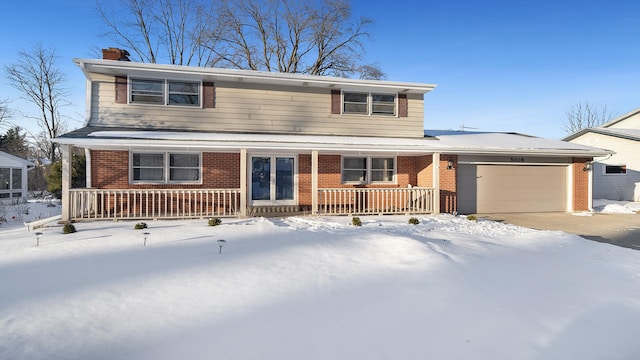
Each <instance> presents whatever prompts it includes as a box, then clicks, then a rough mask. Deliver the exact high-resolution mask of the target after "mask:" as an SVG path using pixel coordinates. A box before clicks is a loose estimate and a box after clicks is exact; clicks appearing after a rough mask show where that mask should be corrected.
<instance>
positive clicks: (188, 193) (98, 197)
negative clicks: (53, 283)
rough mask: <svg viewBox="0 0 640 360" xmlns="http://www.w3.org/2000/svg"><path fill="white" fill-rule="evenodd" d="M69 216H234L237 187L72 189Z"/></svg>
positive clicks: (128, 217) (237, 206) (238, 200)
mask: <svg viewBox="0 0 640 360" xmlns="http://www.w3.org/2000/svg"><path fill="white" fill-rule="evenodd" d="M69 196H70V211H71V219H73V220H82V219H113V220H119V219H168V218H203V217H214V216H215V217H227V216H237V215H238V214H239V212H240V189H189V190H176V189H146V190H133V189H122V190H104V189H71V190H69Z"/></svg>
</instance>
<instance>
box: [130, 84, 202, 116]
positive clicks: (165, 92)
mask: <svg viewBox="0 0 640 360" xmlns="http://www.w3.org/2000/svg"><path fill="white" fill-rule="evenodd" d="M135 81H158V82H162V103H149V102H136V101H133V84H134V82H135ZM172 82H175V83H178V82H181V83H194V84H197V87H198V103H197V104H178V103H175V104H173V103H170V96H171V94H172V93H171V92H169V84H170V83H172ZM175 93H176V92H174V94H175ZM178 93H179V92H178ZM203 97H204V88H203V81H202V80H193V79H157V78H147V77H131V76H130V77H128V78H127V104H129V105H136V106H137V105H140V106H171V107H174V106H175V107H187V108H202V106H203V101H204V100H203Z"/></svg>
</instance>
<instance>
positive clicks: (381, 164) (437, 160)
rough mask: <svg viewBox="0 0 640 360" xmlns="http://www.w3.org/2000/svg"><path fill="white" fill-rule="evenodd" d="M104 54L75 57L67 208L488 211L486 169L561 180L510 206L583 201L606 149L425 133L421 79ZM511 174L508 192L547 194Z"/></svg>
mask: <svg viewBox="0 0 640 360" xmlns="http://www.w3.org/2000/svg"><path fill="white" fill-rule="evenodd" d="M103 53H104V59H99V60H87V59H75V60H74V61H75V62H76V64H77V65H78V66H79V67H80V68H81V69H82V71H83V72H84V74H85V75H86V77H87V80H88V81H87V84H88V85H87V121H86V123H85V126H84V127H83V128H81V129H78V130H76V131H72V132H70V133H68V134H65V135H63V136H61V137H59V138H57V140H56V141H57V142H58V143H60V144H61V148H62V151H63V173H64V176H63V218H65V219H81V218H121V217H124V218H160V217H207V216H248V215H255V214H262V213H269V212H276V213H282V212H300V211H302V212H306V213H309V214H389V213H391V214H392V213H401V214H405V213H438V212H456V211H464V212H480V211H485V210H489V211H494V210H495V206H494V207H491V206H487V204H488V203H489V202H488V201H487V199H485V198H484V197H483V196H482V194H484V192H485V188H486V189H490V188H492V187H496V186H497V187H498V188H500V187H502V188H504V187H505V186H503V185H501V184H500V182H505V181H506V182H509V183H512V182H513V181H510V180H509V178H508V177H501V176H497V177H492V176H493V172H494V171H493V170H495V169H501V170H504V169H507V170H516V171H515V173H516V174H519V176H532V175H531V174H537V173H541V174H542V175H541V178H545V177H547V176H556V175H559V176H560V177H561V179H559V180H558V181H555V182H553V184H546V185H548V186H549V187H554V186H555V187H561V189H554V191H555V192H554V194H556V195H554V196H557V197H560V198H561V199H554V201H546V200H543V201H539V200H536V201H531V203H532V204H533V203H536V204H535V205H533V206H528V205H527V202H524V203H523V202H521V203H520V205H519V206H518V205H517V204H518V200H519V199H518V197H517V196H516V198H514V197H513V195H510V197H509V198H507V199H502V200H504V201H509V200H510V202H511V203H510V204H506V203H505V205H504V206H505V209H509V211H577V210H587V209H588V208H589V206H588V203H587V202H586V201H585V200H584V199H587V198H589V194H588V189H583V187H581V186H579V184H580V181H582V180H581V179H582V178H583V177H584V178H585V179H586V178H587V177H586V174H583V173H582V172H578V171H572V169H574V168H579V169H580V171H581V169H582V167H583V166H582V163H583V162H584V159H591V158H593V157H594V156H601V155H605V154H608V153H609V152H607V151H604V150H601V149H596V148H591V147H588V146H581V145H571V144H567V143H563V142H560V141H551V140H545V139H538V138H532V137H528V136H523V135H519V134H473V133H457V134H456V133H454V134H442V135H428V134H427V135H425V133H424V130H423V128H424V99H423V97H424V94H426V93H427V92H429V91H431V90H433V88H434V87H435V85H430V84H421V83H407V82H393V81H375V80H353V79H343V78H332V77H322V76H308V75H301V74H282V73H265V72H258V71H241V70H229V69H216V68H201V67H187V66H175V65H158V64H143V63H134V62H130V61H128V59H127V57H126V52H124V51H123V50H119V49H113V48H111V49H105V50H103ZM478 139H480V141H481V142H480V143H475V141H477V140H478ZM482 139H484V140H482ZM482 141H484V143H482ZM519 144H525V146H519ZM71 147H81V148H84V149H85V153H86V154H87V188H86V189H69V184H70V182H69V179H68V176H69V164H68V159H69V153H70V148H71ZM524 169H528V170H530V171H531V172H526V171H523V170H524ZM558 169H561V170H558ZM458 170H464V171H462V172H461V171H458ZM474 171H483V172H485V173H486V175H485V178H487V179H493V180H492V181H493V182H492V184H490V186H488V185H487V184H485V183H484V182H483V181H484V179H483V180H476V179H477V178H476V177H474V176H472V173H473V172H474ZM512 172H513V171H512ZM462 173H464V174H466V175H465V177H461V174H462ZM518 181H520V180H519V178H516V181H515V184H511V185H510V186H511V187H512V188H513V189H512V192H511V194H518V193H521V194H529V195H530V194H532V193H535V194H539V193H546V192H547V191H548V189H547V188H544V187H539V189H538V190H535V189H533V190H531V189H529V188H521V187H518ZM461 182H462V183H464V186H465V189H461V187H460V185H459V184H461ZM558 184H561V185H558ZM537 185H539V184H537ZM526 186H528V187H531V186H532V184H530V183H527V184H526ZM534 187H535V186H534ZM470 188H474V189H475V190H473V191H468V190H469V189H470ZM556 190H557V191H556ZM492 197H493V198H494V199H498V200H500V199H501V195H500V194H499V193H498V194H493V195H492ZM538 197H539V196H538ZM521 198H522V199H523V200H526V201H528V200H527V198H526V197H522V196H521ZM547 202H548V203H549V204H547ZM514 204H515V205H514Z"/></svg>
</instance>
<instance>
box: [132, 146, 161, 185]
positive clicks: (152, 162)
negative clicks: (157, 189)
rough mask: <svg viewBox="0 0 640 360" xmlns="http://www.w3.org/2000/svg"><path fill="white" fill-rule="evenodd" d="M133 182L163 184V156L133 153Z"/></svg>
mask: <svg viewBox="0 0 640 360" xmlns="http://www.w3.org/2000/svg"><path fill="white" fill-rule="evenodd" d="M133 181H149V182H164V154H162V153H160V154H153V153H134V154H133Z"/></svg>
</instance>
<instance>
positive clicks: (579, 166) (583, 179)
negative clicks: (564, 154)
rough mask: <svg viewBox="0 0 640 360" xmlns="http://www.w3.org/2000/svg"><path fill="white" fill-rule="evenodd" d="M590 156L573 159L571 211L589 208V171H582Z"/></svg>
mask: <svg viewBox="0 0 640 360" xmlns="http://www.w3.org/2000/svg"><path fill="white" fill-rule="evenodd" d="M591 160H592V159H591V158H574V159H573V211H588V210H589V195H590V194H589V176H590V175H591V173H590V172H589V171H584V170H583V168H584V165H585V163H586V162H587V161H591Z"/></svg>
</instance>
